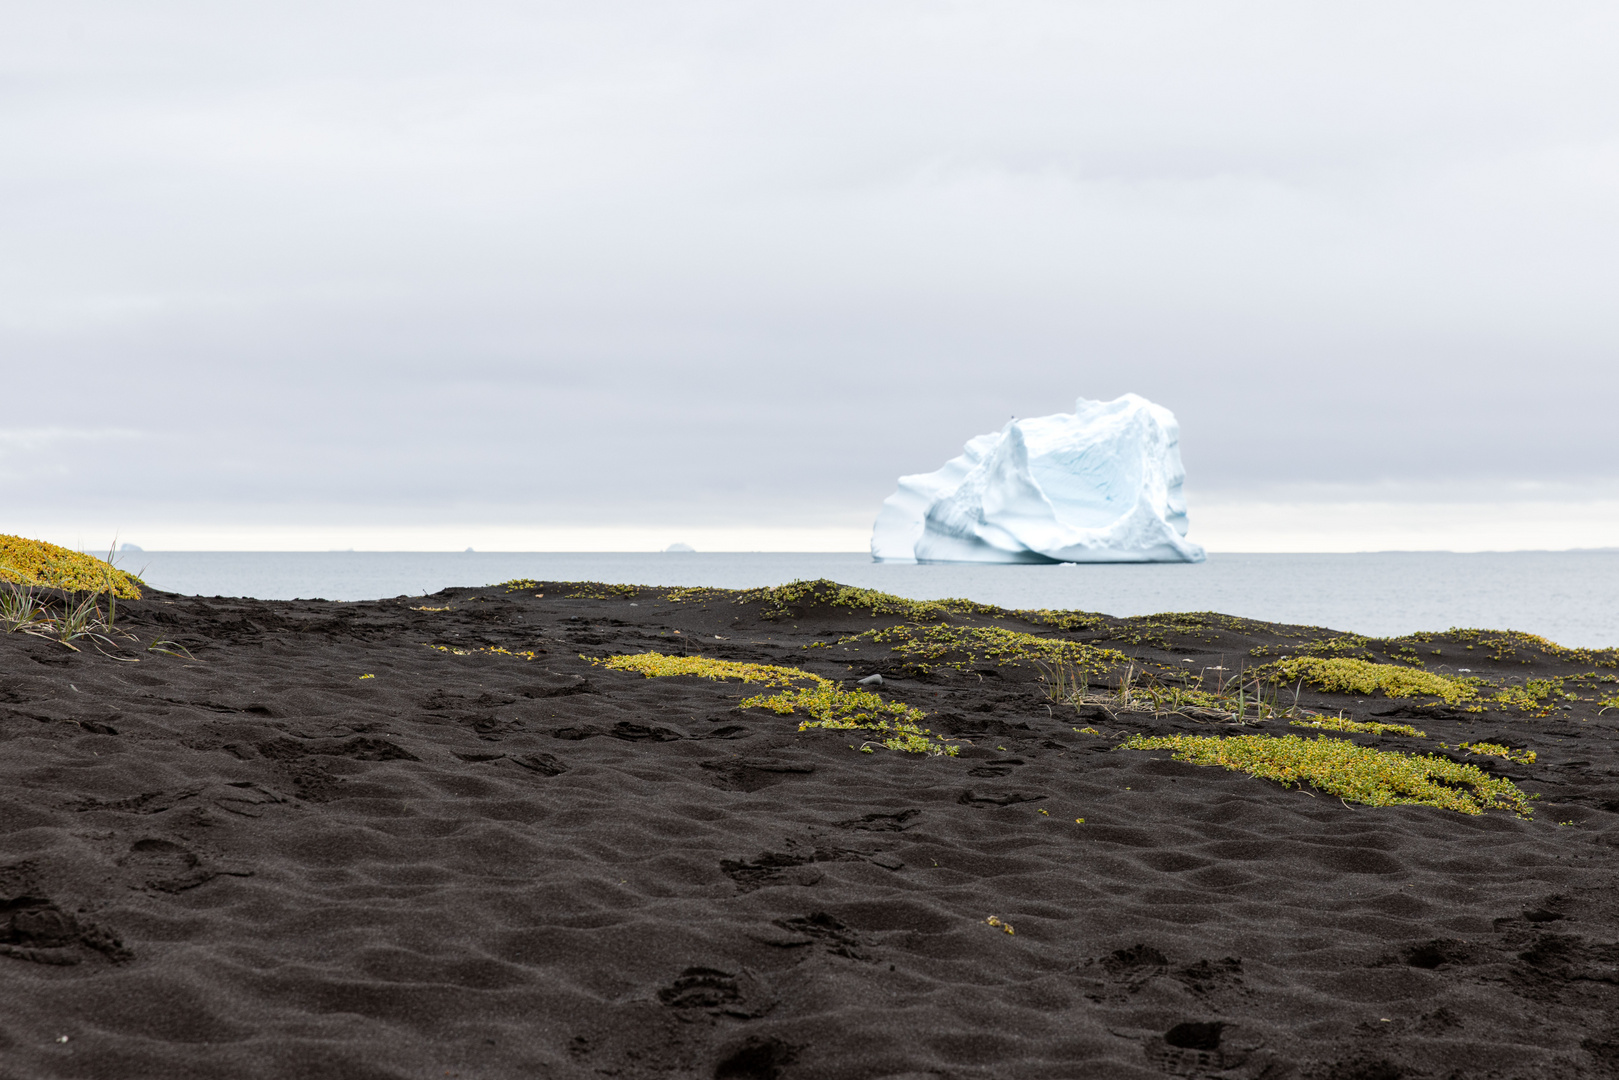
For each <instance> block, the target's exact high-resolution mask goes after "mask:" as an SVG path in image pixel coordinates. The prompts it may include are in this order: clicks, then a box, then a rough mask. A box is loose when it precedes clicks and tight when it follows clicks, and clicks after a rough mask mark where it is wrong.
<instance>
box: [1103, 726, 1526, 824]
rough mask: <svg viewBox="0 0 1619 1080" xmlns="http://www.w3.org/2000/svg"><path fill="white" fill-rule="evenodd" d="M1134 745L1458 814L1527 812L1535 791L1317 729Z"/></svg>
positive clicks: (1370, 800) (1365, 799)
mask: <svg viewBox="0 0 1619 1080" xmlns="http://www.w3.org/2000/svg"><path fill="white" fill-rule="evenodd" d="M1121 745H1122V746H1123V747H1124V748H1125V749H1129V750H1172V751H1174V753H1175V758H1176V760H1178V761H1187V762H1191V763H1192V764H1194V765H1218V766H1221V767H1223V768H1227V769H1231V770H1234V771H1236V772H1244V773H1247V774H1248V775H1249V776H1255V777H1259V778H1261V779H1265V780H1275V781H1276V782H1277V783H1279V784H1281V785H1282V786H1283V787H1292V786H1294V785H1296V784H1310V785H1311V786H1313V787H1315V788H1317V789H1319V790H1321V791H1324V792H1326V793H1327V794H1329V795H1336V796H1338V797H1339V798H1342V799H1345V800H1353V801H1354V802H1358V803H1365V804H1366V805H1368V806H1397V805H1409V806H1434V807H1438V808H1440V809H1442V810H1454V811H1456V812H1457V813H1460V814H1482V813H1483V812H1484V811H1485V810H1492V809H1501V810H1510V811H1512V812H1513V813H1515V814H1517V815H1518V816H1519V817H1522V818H1527V817H1529V816H1530V813H1531V811H1530V807H1529V801H1530V799H1531V798H1532V797H1533V796H1530V795H1527V794H1525V793H1524V792H1523V791H1521V790H1519V788H1518V786H1517V785H1516V784H1514V783H1513V782H1512V781H1510V780H1505V779H1499V778H1495V777H1492V776H1489V775H1488V774H1487V773H1485V772H1484V771H1483V770H1482V769H1480V768H1478V767H1477V766H1475V765H1463V764H1460V763H1458V762H1455V761H1451V760H1449V759H1448V758H1442V757H1436V756H1434V755H1432V754H1402V753H1397V752H1395V751H1390V750H1373V749H1371V748H1370V747H1365V746H1357V745H1355V744H1354V743H1352V742H1349V741H1347V740H1344V739H1333V738H1329V737H1328V736H1326V735H1317V736H1316V737H1315V738H1313V739H1306V738H1302V737H1300V736H1298V735H1282V736H1279V737H1274V736H1270V735H1232V736H1227V737H1225V738H1220V737H1216V736H1209V735H1157V736H1144V735H1134V736H1131V737H1130V738H1128V739H1126V740H1125V741H1124V742H1123V743H1122V744H1121Z"/></svg>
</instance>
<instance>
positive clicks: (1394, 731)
mask: <svg viewBox="0 0 1619 1080" xmlns="http://www.w3.org/2000/svg"><path fill="white" fill-rule="evenodd" d="M1288 723H1290V724H1292V725H1293V726H1294V727H1309V728H1324V729H1326V730H1327V731H1352V732H1356V733H1358V734H1361V735H1409V736H1411V737H1412V738H1414V739H1426V738H1427V737H1428V733H1427V732H1425V731H1418V730H1417V729H1416V728H1414V727H1412V726H1411V725H1410V724H1379V723H1377V722H1376V721H1375V720H1345V719H1343V718H1342V717H1339V716H1321V717H1317V718H1315V719H1313V720H1290V721H1288Z"/></svg>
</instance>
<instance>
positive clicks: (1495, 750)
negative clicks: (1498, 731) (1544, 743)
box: [1456, 742, 1538, 765]
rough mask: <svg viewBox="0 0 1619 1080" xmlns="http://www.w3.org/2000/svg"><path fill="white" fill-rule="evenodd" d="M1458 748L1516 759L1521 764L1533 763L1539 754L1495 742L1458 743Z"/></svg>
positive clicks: (1470, 752) (1472, 752)
mask: <svg viewBox="0 0 1619 1080" xmlns="http://www.w3.org/2000/svg"><path fill="white" fill-rule="evenodd" d="M1456 749H1458V750H1463V751H1466V752H1467V753H1469V754H1482V755H1484V756H1485V757H1498V758H1505V759H1506V760H1507V761H1516V762H1517V763H1518V764H1519V765H1533V764H1534V763H1535V758H1536V757H1537V756H1538V755H1536V753H1535V752H1534V751H1533V750H1514V749H1512V747H1510V746H1503V745H1502V744H1501V743H1493V742H1464V743H1457V744H1456Z"/></svg>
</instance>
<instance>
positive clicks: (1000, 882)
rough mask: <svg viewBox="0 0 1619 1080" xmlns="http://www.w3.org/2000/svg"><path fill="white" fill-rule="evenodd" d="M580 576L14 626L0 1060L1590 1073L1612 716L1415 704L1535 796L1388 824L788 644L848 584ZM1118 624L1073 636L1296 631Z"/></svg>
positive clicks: (1353, 710) (81, 1070) (1381, 817)
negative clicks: (781, 702) (885, 745)
mask: <svg viewBox="0 0 1619 1080" xmlns="http://www.w3.org/2000/svg"><path fill="white" fill-rule="evenodd" d="M569 591H570V589H569V587H567V586H559V585H556V584H554V583H553V584H549V585H541V586H536V587H535V589H534V590H533V591H528V590H525V591H522V592H519V593H507V592H505V591H504V590H502V589H499V588H492V589H477V590H474V589H462V590H449V591H447V592H446V593H443V594H440V595H439V596H438V597H436V598H432V599H425V598H415V599H409V600H407V599H404V598H401V599H400V600H397V601H382V602H377V603H367V604H335V603H327V602H323V601H310V602H304V601H294V602H287V603H262V602H257V601H231V600H219V599H217V598H216V599H212V600H205V599H198V598H182V597H174V596H165V595H161V594H159V595H156V596H154V597H152V598H150V599H148V600H146V601H142V602H140V603H137V604H132V605H129V606H128V611H129V615H130V616H131V617H132V618H133V619H134V620H135V621H134V622H133V623H132V626H133V628H134V629H135V631H136V632H137V633H138V634H139V635H141V637H142V639H143V640H150V638H152V637H153V636H163V637H167V638H173V639H177V640H181V641H184V642H186V643H188V644H189V645H190V646H191V647H192V649H193V651H194V653H195V655H196V657H197V660H198V661H199V662H197V663H189V662H186V661H184V660H180V659H174V658H169V657H163V656H157V655H146V656H145V658H144V659H143V660H142V661H141V662H140V663H136V664H120V663H115V662H113V661H111V660H108V659H105V658H103V657H100V656H97V655H95V654H93V653H87V654H73V653H70V652H68V651H67V650H65V649H64V648H62V647H61V646H59V645H55V644H52V643H48V642H45V641H40V640H37V639H31V638H27V637H24V636H23V635H20V634H10V635H0V942H3V944H0V1076H3V1077H7V1078H10V1077H36V1076H37V1077H120V1078H123V1077H129V1078H136V1077H165V1078H169V1077H222V1076H230V1077H244V1078H246V1077H355V1078H361V1077H365V1078H370V1077H376V1078H382V1077H410V1078H429V1077H433V1078H438V1077H447V1076H450V1077H469V1078H470V1077H547V1076H555V1077H588V1076H616V1077H654V1076H657V1077H663V1076H687V1075H691V1076H714V1077H773V1076H781V1077H787V1078H800V1077H802V1078H811V1077H828V1078H831V1077H848V1078H879V1077H890V1078H899V1077H923V1076H932V1077H1075V1076H1098V1077H1161V1076H1165V1075H1171V1076H1220V1077H1247V1078H1257V1077H1276V1078H1279V1077H1288V1076H1310V1077H1331V1078H1338V1080H1349V1078H1360V1080H1387V1078H1393V1077H1468V1078H1472V1077H1530V1076H1534V1077H1579V1076H1611V1075H1614V1074H1615V1073H1616V1072H1619V1012H1616V1008H1615V1006H1616V1004H1619V946H1616V945H1615V937H1616V935H1619V894H1616V893H1615V879H1614V871H1615V867H1616V865H1619V857H1616V856H1619V852H1616V849H1615V844H1616V843H1619V830H1616V828H1615V825H1616V824H1619V779H1616V777H1619V754H1616V753H1615V745H1616V744H1615V726H1616V725H1615V722H1614V718H1615V716H1616V713H1614V712H1609V713H1608V714H1607V715H1606V717H1603V718H1596V716H1595V712H1594V710H1591V709H1586V708H1585V707H1583V706H1581V707H1577V708H1576V709H1575V710H1574V711H1573V712H1563V713H1560V714H1559V715H1558V716H1556V717H1554V718H1544V719H1524V718H1520V717H1514V716H1509V715H1506V714H1502V713H1488V714H1483V715H1482V716H1467V715H1463V714H1456V713H1450V714H1448V718H1447V714H1445V713H1444V712H1443V711H1441V715H1437V716H1436V715H1433V710H1428V711H1427V713H1426V714H1425V715H1424V719H1423V720H1421V721H1420V724H1421V726H1423V727H1424V728H1425V729H1426V730H1427V731H1428V732H1429V735H1430V739H1429V742H1430V743H1434V742H1438V741H1441V740H1443V741H1449V742H1451V743H1454V742H1456V741H1458V740H1460V739H1464V738H1472V739H1481V738H1489V737H1492V736H1494V737H1501V738H1505V739H1507V740H1508V741H1512V742H1515V743H1518V744H1527V745H1530V746H1533V747H1534V748H1535V749H1536V750H1537V751H1538V753H1539V754H1540V757H1539V760H1538V762H1537V763H1536V764H1535V765H1534V766H1528V767H1525V766H1518V765H1505V763H1502V764H1503V766H1504V767H1503V768H1502V769H1501V770H1500V771H1501V772H1502V773H1504V774H1506V775H1512V776H1516V777H1518V778H1520V782H1521V784H1522V786H1523V787H1524V788H1525V789H1526V790H1530V791H1535V792H1539V793H1541V794H1542V795H1543V799H1542V801H1541V802H1540V803H1539V804H1537V810H1536V815H1535V819H1534V820H1533V821H1523V820H1519V819H1517V818H1514V817H1512V816H1510V815H1507V814H1503V813H1491V814H1487V815H1483V816H1478V817H1466V816H1462V815H1459V814H1454V813H1448V812H1444V811H1439V810H1433V809H1427V808H1419V807H1396V808H1388V809H1373V808H1369V807H1365V806H1351V805H1345V804H1343V803H1341V802H1340V801H1338V800H1337V799H1332V798H1328V797H1325V796H1312V795H1311V794H1307V793H1304V792H1300V791H1286V790H1283V789H1281V788H1280V787H1279V786H1277V785H1275V784H1272V783H1267V782H1263V781H1259V780H1253V779H1249V778H1247V777H1244V776H1241V775H1238V774H1235V773H1228V772H1224V771H1219V770H1213V769H1204V768H1198V767H1195V766H1192V765H1187V764H1182V763H1179V762H1175V761H1171V760H1169V759H1168V755H1167V754H1164V753H1143V752H1132V751H1121V750H1113V749H1112V745H1113V743H1112V742H1111V741H1110V740H1109V739H1108V738H1104V737H1100V736H1093V735H1089V734H1084V733H1081V732H1078V731H1076V730H1075V728H1076V727H1083V726H1088V725H1090V724H1093V723H1101V726H1102V727H1104V728H1108V731H1107V732H1106V733H1107V734H1111V733H1112V732H1113V731H1116V730H1119V729H1121V728H1124V727H1128V728H1129V730H1132V731H1163V732H1167V731H1173V730H1197V729H1198V728H1197V725H1195V724H1191V723H1189V722H1186V721H1183V720H1175V719H1165V720H1153V719H1152V718H1151V717H1150V716H1148V717H1141V716H1139V715H1138V716H1132V717H1129V718H1126V719H1125V720H1124V721H1121V722H1119V723H1117V724H1113V725H1109V724H1107V723H1102V721H1103V720H1105V717H1100V716H1098V717H1096V718H1094V719H1092V720H1087V719H1084V718H1081V717H1079V716H1076V715H1075V713H1074V712H1073V710H1071V709H1070V710H1066V711H1059V710H1055V709H1052V708H1050V707H1048V703H1047V702H1046V699H1045V698H1044V696H1043V694H1042V692H1041V689H1040V687H1039V684H1038V683H1037V682H1036V681H1035V680H1036V679H1037V677H1038V672H1036V671H1034V670H1032V669H1028V668H1020V667H1010V666H1006V667H1000V668H994V667H990V668H985V667H983V666H982V665H980V666H979V668H978V670H976V671H975V670H968V671H966V672H961V673H954V674H948V675H946V674H942V673H938V672H935V673H933V674H931V675H927V674H924V673H921V672H919V671H917V670H916V669H915V668H914V667H907V666H906V665H903V664H898V663H896V662H895V661H894V659H893V658H892V657H891V656H890V655H889V654H888V653H887V651H886V650H885V649H884V648H883V647H882V646H874V645H871V644H870V643H866V644H864V645H862V646H855V647H846V646H836V647H834V648H833V649H813V650H805V649H803V648H801V646H802V645H803V644H805V643H807V642H808V641H810V640H811V637H812V635H816V634H819V635H821V637H820V640H823V641H830V640H833V639H834V638H835V637H836V636H837V635H838V634H840V633H847V632H850V631H855V630H864V629H869V628H871V627H873V626H876V625H885V624H887V623H891V622H894V621H896V620H893V619H881V620H879V619H874V618H872V617H871V616H870V615H868V614H867V613H865V612H864V611H855V610H849V609H844V608H828V607H824V606H823V607H821V608H818V609H813V610H804V611H798V612H795V613H794V614H793V616H792V617H790V618H784V619H779V620H775V621H771V620H767V619H764V618H762V617H761V616H760V610H759V607H758V605H756V604H754V605H746V604H737V603H735V602H733V600H732V599H731V598H729V597H723V596H718V597H709V598H707V599H705V600H694V601H691V602H687V603H681V604H670V603H668V602H664V601H661V600H660V599H659V597H660V596H661V595H662V594H663V591H662V590H646V591H644V592H642V593H641V594H639V595H638V596H636V597H624V596H620V597H615V598H612V599H570V598H568V597H567V595H566V594H567V593H568V592H569ZM534 592H541V593H544V596H543V597H536V596H535V595H533V593H534ZM632 605H633V606H632ZM413 607H449V608H450V609H451V610H449V611H418V610H413ZM1007 625H1015V626H1017V627H1018V628H1020V629H1039V628H1038V627H1031V626H1028V625H1025V624H1022V623H1018V622H1015V621H1013V622H1010V623H1007ZM1234 625H1236V624H1234ZM1121 627H1122V628H1123V629H1122V630H1121V629H1120V628H1121ZM1129 627H1130V624H1128V623H1111V624H1110V625H1109V626H1108V627H1105V628H1103V629H1101V630H1099V631H1093V632H1089V633H1087V634H1081V635H1075V636H1080V637H1088V638H1091V639H1104V638H1111V641H1112V644H1114V645H1115V646H1116V647H1120V648H1123V649H1125V651H1127V652H1130V653H1131V654H1132V655H1139V656H1142V657H1144V658H1146V659H1148V660H1174V659H1176V658H1179V657H1183V656H1185V657H1194V658H1195V659H1196V660H1197V662H1199V663H1209V662H1213V661H1216V660H1217V659H1218V658H1226V659H1227V662H1228V663H1229V662H1232V661H1231V660H1230V659H1229V658H1232V657H1238V656H1241V655H1243V653H1244V651H1245V650H1247V649H1250V648H1252V647H1254V646H1255V645H1264V644H1266V643H1267V642H1268V643H1271V644H1276V643H1279V642H1282V641H1285V640H1287V639H1288V638H1289V635H1290V633H1291V632H1290V631H1288V630H1287V629H1286V628H1267V627H1263V626H1260V625H1257V624H1241V625H1240V626H1239V628H1238V629H1236V630H1227V631H1222V632H1220V633H1215V634H1205V635H1202V636H1200V637H1195V638H1184V639H1175V640H1165V639H1163V638H1162V637H1161V636H1160V637H1158V638H1152V637H1151V635H1148V639H1150V640H1147V643H1145V644H1144V643H1142V641H1143V635H1142V634H1141V633H1139V630H1138V631H1137V632H1134V633H1132V632H1130V629H1129ZM676 630H679V631H681V633H679V634H676V633H674V631H676ZM1130 637H1134V638H1136V639H1137V641H1136V643H1135V644H1131V643H1129V642H1128V641H1123V640H1122V639H1124V638H1130ZM721 639H723V640H721ZM1154 641H1156V646H1158V647H1155V645H1154V644H1153V642H1154ZM429 644H440V645H445V646H449V647H452V648H456V649H461V650H463V651H465V650H468V649H473V648H477V647H479V646H490V645H494V646H499V647H503V648H508V649H512V650H518V649H522V650H535V658H534V659H532V660H529V659H524V658H522V657H520V656H512V655H502V654H498V653H476V652H474V653H471V654H469V655H455V654H453V653H447V652H443V651H439V650H435V649H433V648H429V647H428V645H429ZM1166 644H1167V645H1169V646H1171V648H1170V649H1169V650H1168V651H1165V650H1164V649H1163V648H1161V646H1163V645H1166ZM649 648H651V649H659V650H661V651H665V652H681V651H689V652H698V653H702V654H705V655H715V656H721V657H726V658H732V659H745V660H759V661H768V662H776V663H790V664H795V665H805V666H808V667H810V668H813V669H814V670H817V671H820V672H822V673H823V674H826V675H828V676H833V677H847V676H851V675H863V674H866V673H867V672H870V671H885V670H886V671H887V672H889V674H890V675H891V676H892V675H895V674H898V675H900V676H904V677H900V678H890V679H889V680H888V681H887V683H886V684H885V685H884V687H883V693H884V694H885V696H888V697H891V698H894V699H898V700H904V701H907V702H910V703H912V704H915V705H918V706H920V707H922V708H924V709H926V710H928V711H929V712H930V713H932V714H933V715H932V716H931V717H930V721H929V722H930V724H933V725H934V726H935V727H936V728H938V729H941V730H945V731H950V732H953V733H954V734H955V735H956V736H958V737H960V738H961V739H963V740H964V750H963V752H962V754H961V756H960V757H958V758H954V759H950V758H937V757H935V758H923V757H917V756H908V755H900V754H896V753H891V752H886V751H885V752H878V753H875V754H862V753H858V752H855V751H854V750H853V749H851V743H853V742H854V740H853V739H851V738H847V737H843V736H842V735H840V734H837V733H827V732H814V731H812V732H804V733H799V732H797V731H796V730H795V728H796V724H795V722H794V720H792V719H791V718H784V717H777V716H774V715H771V714H769V713H764V712H761V711H759V710H748V711H739V710H738V709H737V708H736V705H737V702H738V701H739V699H740V698H741V697H742V696H743V690H742V688H741V687H740V686H739V685H737V684H734V683H724V682H710V681H704V680H697V679H691V678H678V679H646V678H643V677H642V676H640V675H638V674H630V673H621V672H614V671H608V670H605V669H603V668H601V667H599V666H592V665H591V664H590V663H589V662H588V661H587V660H586V659H582V658H581V656H580V654H581V653H584V654H587V655H589V656H594V657H601V656H606V655H609V654H613V653H623V652H638V651H641V650H644V649H649ZM1512 663H1514V664H1517V668H1515V670H1517V671H1518V673H1519V674H1524V673H1532V672H1534V671H1538V670H1540V669H1539V668H1536V667H1533V666H1529V667H1525V666H1524V665H1523V664H1522V663H1521V658H1515V659H1514V660H1513V661H1512ZM1476 666H1478V667H1479V669H1480V670H1487V669H1488V667H1489V662H1488V661H1486V660H1480V661H1477V662H1476ZM363 675H371V676H374V677H373V678H369V679H362V678H361V676H363ZM1305 700H1306V701H1307V702H1309V701H1311V700H1313V699H1311V698H1310V697H1309V695H1306V699H1305ZM1319 703H1321V704H1325V705H1330V706H1331V707H1332V708H1334V709H1336V708H1338V707H1345V708H1347V710H1348V712H1349V713H1350V714H1351V715H1357V716H1361V717H1365V716H1368V715H1370V714H1371V713H1373V712H1384V713H1386V712H1389V711H1390V710H1391V705H1397V704H1398V703H1390V702H1388V701H1386V700H1381V699H1380V700H1377V701H1365V702H1359V703H1357V702H1356V701H1354V700H1353V699H1330V698H1321V699H1319ZM1408 711H1417V712H1421V710H1415V709H1408ZM1413 722H1416V721H1413ZM1372 741H1376V740H1372ZM1382 744H1383V745H1385V746H1389V747H1396V748H1408V749H1415V748H1419V747H1418V746H1417V745H1416V743H1415V742H1414V741H1411V740H1400V739H1392V740H1390V739H1384V740H1382ZM1421 748H1426V747H1421ZM1076 818H1084V819H1085V823H1084V824H1078V823H1076V822H1075V819H1076ZM1558 822H1572V824H1568V825H1559V824H1558ZM992 915H993V916H996V917H998V918H999V919H1000V920H1003V921H1004V922H1007V923H1010V924H1012V926H1013V927H1014V928H1015V930H1016V933H1015V934H1007V933H1005V932H1004V931H1003V930H1001V929H998V928H996V927H995V926H992V925H990V924H989V923H987V922H986V919H987V918H988V917H989V916H992ZM64 1039H65V1041H63V1040H64Z"/></svg>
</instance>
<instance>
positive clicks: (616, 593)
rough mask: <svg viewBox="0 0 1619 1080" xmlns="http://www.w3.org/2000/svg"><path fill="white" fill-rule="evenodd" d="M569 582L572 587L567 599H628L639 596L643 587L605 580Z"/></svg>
mask: <svg viewBox="0 0 1619 1080" xmlns="http://www.w3.org/2000/svg"><path fill="white" fill-rule="evenodd" d="M569 584H570V585H572V586H573V588H574V591H573V592H571V593H569V594H568V599H569V600H628V599H630V598H631V597H635V596H640V595H641V590H642V588H644V586H641V585H610V584H608V583H607V582H605V581H573V582H569Z"/></svg>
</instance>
